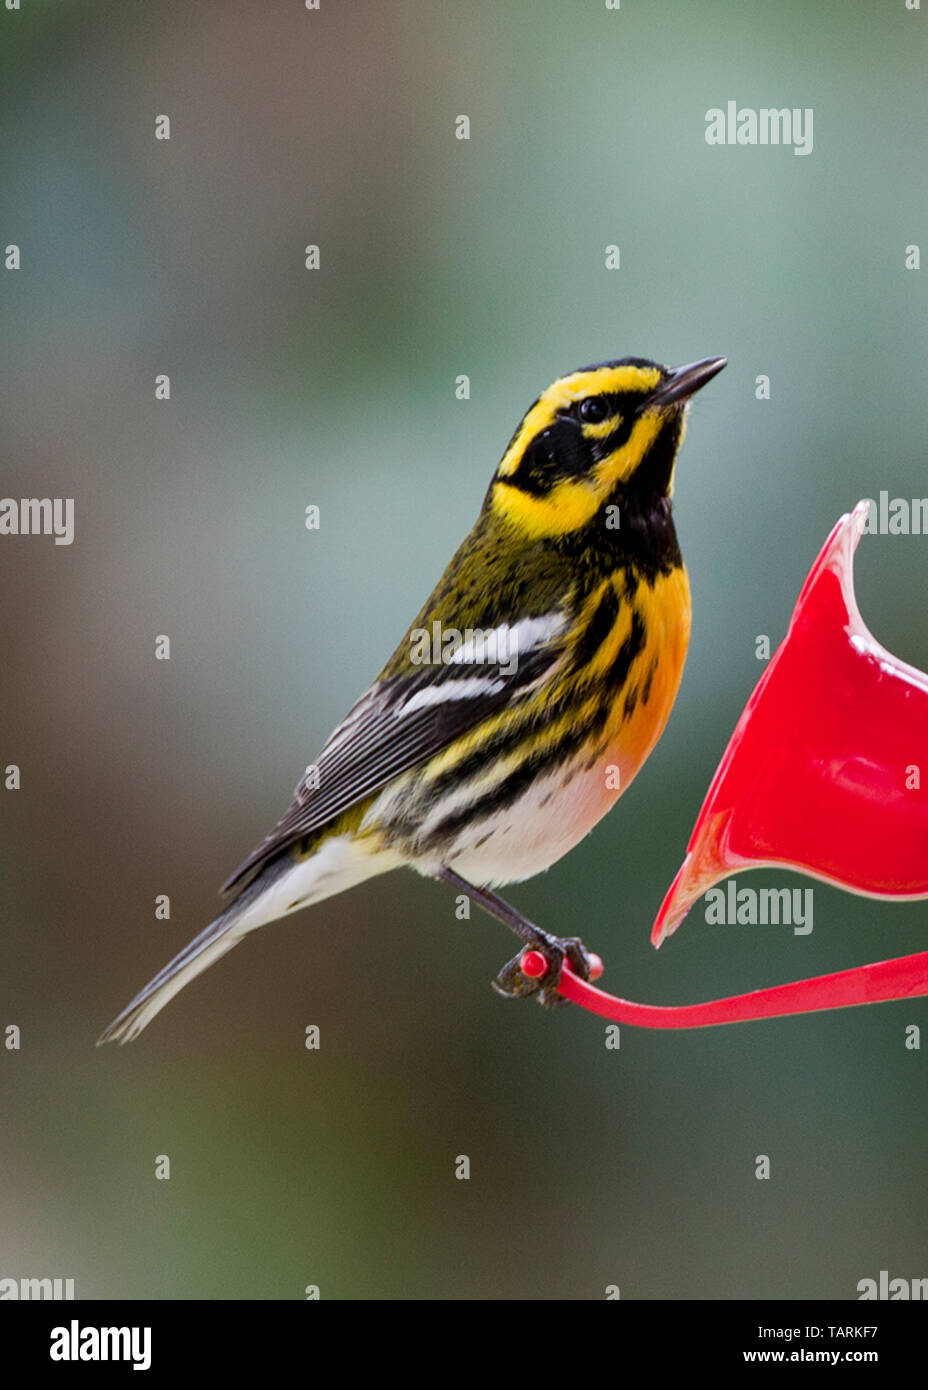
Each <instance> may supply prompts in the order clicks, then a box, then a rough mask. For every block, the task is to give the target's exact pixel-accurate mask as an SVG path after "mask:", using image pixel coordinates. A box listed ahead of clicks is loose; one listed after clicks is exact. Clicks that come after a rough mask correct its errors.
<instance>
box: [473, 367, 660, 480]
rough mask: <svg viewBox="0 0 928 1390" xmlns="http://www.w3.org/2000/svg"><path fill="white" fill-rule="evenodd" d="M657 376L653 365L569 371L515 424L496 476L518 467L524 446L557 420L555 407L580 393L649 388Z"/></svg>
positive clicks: (581, 395)
mask: <svg viewBox="0 0 928 1390" xmlns="http://www.w3.org/2000/svg"><path fill="white" fill-rule="evenodd" d="M660 379H661V374H660V372H659V370H658V369H657V368H656V367H630V366H625V367H597V368H596V369H595V371H592V372H571V374H570V376H562V377H561V379H560V380H559V381H556V382H555V383H554V385H553V386H549V387H548V389H547V391H545V392H544V394H543V395H541V396H539V398H538V400H537V401H536V402H535V404H534V405H533V406H532V408H531V410H530V411H529V412H528V414H527V415H526V417H525V419H524V420H523V421H522V424H521V425H520V427H519V432H518V434H517V435H516V437H515V439H514V440H513V441H512V443H511V444H510V446H509V448H508V449H507V450H506V452H505V454H504V455H503V458H502V462H501V463H500V466H499V470H498V472H499V476H500V477H501V478H506V477H508V476H509V475H510V474H511V473H514V472H515V471H516V469H517V468H518V466H519V462H520V460H521V458H522V455H523V454H524V453H525V450H526V448H527V447H528V445H529V444H530V443H531V442H532V440H533V439H534V438H535V436H536V434H541V432H542V431H543V430H546V429H547V428H548V426H549V425H553V424H554V421H555V420H556V419H557V413H558V411H559V410H566V409H568V407H569V406H571V405H573V403H574V401H581V400H583V398H584V396H599V395H604V394H610V395H611V394H618V393H620V392H622V391H641V392H642V393H643V392H645V391H653V390H654V388H655V387H656V386H657V384H658V382H659V381H660Z"/></svg>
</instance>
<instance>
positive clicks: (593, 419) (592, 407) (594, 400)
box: [580, 396, 609, 425]
mask: <svg viewBox="0 0 928 1390" xmlns="http://www.w3.org/2000/svg"><path fill="white" fill-rule="evenodd" d="M608 415H609V407H608V406H607V405H606V402H605V401H604V400H603V399H602V398H601V397H600V396H590V397H589V398H588V399H587V400H585V401H581V402H580V419H581V420H583V421H584V422H585V423H586V424H587V425H600V424H602V422H603V420H605V419H606V418H607V417H608Z"/></svg>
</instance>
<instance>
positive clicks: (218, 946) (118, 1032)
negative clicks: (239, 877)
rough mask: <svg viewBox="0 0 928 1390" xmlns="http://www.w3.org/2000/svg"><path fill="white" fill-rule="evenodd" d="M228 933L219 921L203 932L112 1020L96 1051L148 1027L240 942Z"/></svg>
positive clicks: (127, 1039) (239, 938)
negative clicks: (184, 988) (185, 988)
mask: <svg viewBox="0 0 928 1390" xmlns="http://www.w3.org/2000/svg"><path fill="white" fill-rule="evenodd" d="M228 932H229V928H228V927H227V926H225V925H223V920H222V918H221V917H217V918H216V921H215V922H211V923H210V925H209V926H208V927H207V928H206V930H205V931H203V932H201V933H200V935H199V936H198V937H195V938H194V940H193V941H191V942H190V945H189V946H187V947H185V949H184V950H183V951H181V952H180V954H179V955H177V956H175V957H174V959H173V960H172V961H171V962H170V964H168V965H166V966H165V967H164V969H163V970H162V971H161V972H160V973H159V974H158V975H156V976H155V978H154V979H153V980H149V982H148V984H147V985H146V986H145V988H144V989H143V990H142V991H141V992H140V993H139V994H137V995H136V996H135V998H134V999H133V1000H132V1003H131V1004H128V1005H127V1006H126V1007H125V1008H124V1009H123V1011H122V1013H121V1014H120V1015H119V1017H118V1018H114V1019H113V1022H112V1023H111V1024H110V1026H109V1027H108V1028H106V1029H104V1031H103V1032H102V1033H101V1034H100V1036H99V1038H97V1047H99V1046H100V1044H101V1043H106V1042H118V1043H127V1042H131V1041H132V1039H133V1038H137V1037H138V1035H139V1033H141V1031H142V1029H143V1028H146V1027H147V1026H148V1024H149V1023H151V1021H152V1019H153V1018H154V1017H155V1014H158V1013H160V1012H161V1010H162V1009H163V1008H164V1006H165V1004H168V1003H170V1001H171V1000H172V999H173V998H174V995H175V994H178V993H179V992H180V991H181V990H182V989H183V987H184V985H188V984H189V983H190V981H191V980H193V979H195V978H196V977H197V975H199V974H201V973H202V972H203V971H204V970H206V969H208V968H209V966H211V965H212V964H213V963H214V961H217V960H219V958H220V956H224V955H226V953H227V952H228V951H231V950H232V947H233V946H237V945H238V943H239V942H240V941H241V940H242V937H241V936H229V935H228Z"/></svg>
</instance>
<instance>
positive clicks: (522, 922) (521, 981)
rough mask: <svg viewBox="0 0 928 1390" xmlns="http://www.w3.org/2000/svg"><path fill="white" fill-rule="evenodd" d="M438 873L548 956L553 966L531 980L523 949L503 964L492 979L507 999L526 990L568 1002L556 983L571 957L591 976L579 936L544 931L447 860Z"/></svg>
mask: <svg viewBox="0 0 928 1390" xmlns="http://www.w3.org/2000/svg"><path fill="white" fill-rule="evenodd" d="M439 877H440V878H443V879H444V880H445V882H446V883H450V884H451V886H452V887H453V888H457V889H458V890H459V891H460V892H462V893H466V894H467V896H468V897H469V898H473V900H474V902H475V903H476V904H477V905H478V907H482V908H483V910H484V912H488V913H489V914H490V916H491V917H495V918H496V920H497V921H498V922H502V923H504V925H505V926H507V927H509V928H510V930H511V931H514V932H515V934H516V936H518V937H519V938H520V939H521V940H522V941H524V942H525V945H526V946H531V947H534V948H535V950H537V951H541V953H542V954H543V955H544V956H545V958H546V959H547V961H548V964H549V966H550V969H549V970H548V972H547V974H546V975H543V976H542V977H541V979H538V980H532V979H529V977H528V976H527V975H524V974H523V973H522V969H521V961H522V954H523V953H522V951H520V952H519V954H518V955H517V956H514V957H513V959H512V960H511V961H510V962H509V964H508V965H504V966H503V968H502V970H501V971H500V972H499V974H498V975H497V977H496V979H495V980H494V981H493V988H494V989H495V990H496V991H497V993H498V994H502V995H505V997H506V998H507V999H521V998H523V997H524V996H525V995H527V994H537V996H538V1002H539V1003H540V1004H543V1005H544V1006H545V1007H546V1008H549V1009H550V1008H555V1007H557V1006H558V1005H560V1004H566V1003H567V1002H568V1001H567V1000H566V999H565V998H564V996H563V995H562V994H561V993H560V991H559V990H558V987H557V986H558V982H559V980H560V978H561V970H562V969H563V966H564V961H565V960H569V961H570V965H571V969H572V970H573V971H574V973H575V974H577V975H579V976H580V978H581V979H582V980H588V979H589V978H590V969H591V962H590V957H589V955H588V954H587V950H586V947H585V946H584V944H583V942H582V941H581V940H580V938H579V936H552V935H551V934H550V932H546V931H542V929H541V927H536V926H535V923H534V922H530V921H529V920H528V918H527V917H523V915H522V913H521V912H517V911H516V909H515V908H514V907H510V906H509V904H508V903H507V902H504V900H503V899H502V898H501V897H499V896H498V895H497V894H496V893H493V892H491V891H490V889H489V888H475V887H474V885H473V884H472V883H468V882H467V880H466V879H464V878H461V875H460V874H456V873H455V872H454V870H453V869H450V868H449V867H448V865H447V864H445V865H443V866H442V868H441V869H440V870H439Z"/></svg>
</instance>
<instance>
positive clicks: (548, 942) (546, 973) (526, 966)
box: [493, 931, 601, 1009]
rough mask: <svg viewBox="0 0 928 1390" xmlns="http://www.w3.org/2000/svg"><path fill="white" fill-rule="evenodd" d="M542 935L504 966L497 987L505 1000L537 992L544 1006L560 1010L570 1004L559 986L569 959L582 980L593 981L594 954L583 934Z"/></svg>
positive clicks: (498, 992)
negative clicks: (584, 942)
mask: <svg viewBox="0 0 928 1390" xmlns="http://www.w3.org/2000/svg"><path fill="white" fill-rule="evenodd" d="M538 935H539V939H538V941H537V942H535V943H533V944H532V945H531V946H529V947H526V948H523V949H522V950H521V951H520V952H519V954H518V955H517V956H514V957H513V958H512V960H511V961H509V963H508V964H507V965H504V966H503V968H502V970H501V971H500V972H499V974H498V975H497V977H496V979H495V980H494V981H493V988H494V989H495V990H496V992H497V994H501V995H502V996H503V997H504V998H505V999H524V998H525V997H526V996H528V995H530V994H534V995H535V997H536V999H537V1000H538V1002H539V1004H541V1005H542V1007H543V1008H546V1009H557V1008H560V1007H561V1005H563V1004H568V1003H570V1000H569V999H565V998H564V996H563V994H561V992H560V990H559V989H558V985H559V983H560V979H561V971H562V970H563V969H564V964H565V962H569V964H570V968H571V970H572V971H573V972H574V974H575V975H579V977H580V979H581V980H589V979H590V977H591V975H592V974H593V971H594V957H592V956H591V955H590V953H589V952H588V951H587V949H586V947H585V946H584V944H583V942H582V941H581V940H580V938H579V936H549V935H548V933H547V932H541V931H539V933H538ZM600 968H601V967H600Z"/></svg>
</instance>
